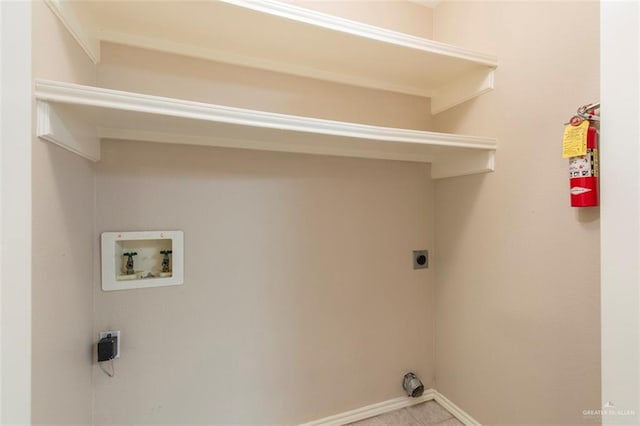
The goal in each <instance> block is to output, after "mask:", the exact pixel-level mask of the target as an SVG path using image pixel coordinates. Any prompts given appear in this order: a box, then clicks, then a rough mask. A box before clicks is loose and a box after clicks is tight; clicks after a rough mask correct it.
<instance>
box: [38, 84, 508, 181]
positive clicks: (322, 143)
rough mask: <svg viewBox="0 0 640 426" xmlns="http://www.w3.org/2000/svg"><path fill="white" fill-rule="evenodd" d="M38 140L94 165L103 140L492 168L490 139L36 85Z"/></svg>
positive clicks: (449, 171) (440, 170) (436, 167)
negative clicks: (87, 160) (43, 140)
mask: <svg viewBox="0 0 640 426" xmlns="http://www.w3.org/2000/svg"><path fill="white" fill-rule="evenodd" d="M35 97H36V99H37V100H38V103H37V129H36V134H37V136H38V137H40V138H42V139H45V140H48V141H50V142H53V143H56V144H58V145H60V146H62V147H64V148H66V149H69V150H71V151H73V152H75V153H76V154H79V155H81V156H83V157H85V158H88V159H90V160H93V161H98V160H99V159H100V140H101V139H121V140H134V141H148V142H162V143H176V144H190V145H208V146H218V147H230V148H245V149H258V150H267V151H284V152H297V153H308V154H322V155H336V156H345V157H360V158H377V159H390V160H406V161H418V162H429V163H432V168H431V175H432V177H433V178H443V177H450V176H460V175H467V174H474V173H484V172H489V171H493V169H494V154H495V149H496V141H495V139H491V138H485V137H474V136H462V135H454V134H446V133H435V132H427V131H420V130H408V129H397V128H390V127H380V126H370V125H364V124H356V123H346V122H340V121H331V120H322V119H318V118H310V117H300V116H293V115H285V114H275V113H270V112H264V111H254V110H248V109H242V108H232V107H227V106H221V105H212V104H206V103H201V102H192V101H185V100H179V99H170V98H164V97H159V96H150V95H143V94H139V93H131V92H122V91H118V90H110V89H103V88H99V87H91V86H82V85H77V84H70V83H60V82H52V81H42V80H39V81H36V84H35Z"/></svg>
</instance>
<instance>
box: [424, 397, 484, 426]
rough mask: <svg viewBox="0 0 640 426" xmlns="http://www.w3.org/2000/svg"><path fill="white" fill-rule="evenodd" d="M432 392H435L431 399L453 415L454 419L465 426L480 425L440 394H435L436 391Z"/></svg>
mask: <svg viewBox="0 0 640 426" xmlns="http://www.w3.org/2000/svg"><path fill="white" fill-rule="evenodd" d="M434 392H435V397H434V398H433V399H435V400H436V402H437V403H438V404H440V405H442V407H443V408H444V409H446V410H447V411H448V412H450V413H451V414H453V416H454V417H455V418H456V419H458V420H460V421H461V422H462V423H464V425H465V426H480V423H479V422H478V421H477V420H476V419H474V418H473V417H471V416H470V415H469V414H467V413H466V412H465V411H464V410H463V409H462V408H460V407H458V406H457V405H456V404H454V403H453V402H451V401H449V400H448V399H447V398H446V397H445V396H444V395H442V394H441V393H440V392H436V391H434Z"/></svg>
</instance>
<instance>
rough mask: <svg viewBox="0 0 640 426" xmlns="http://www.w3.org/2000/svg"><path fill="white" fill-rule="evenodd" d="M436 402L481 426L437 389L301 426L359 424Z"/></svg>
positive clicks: (470, 423)
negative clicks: (403, 409) (390, 413)
mask: <svg viewBox="0 0 640 426" xmlns="http://www.w3.org/2000/svg"><path fill="white" fill-rule="evenodd" d="M431 400H435V401H436V402H437V403H438V404H440V405H442V407H444V408H445V409H446V410H447V411H449V412H450V413H451V414H453V415H454V416H455V417H456V418H457V419H458V420H460V421H461V422H462V423H464V424H465V426H480V423H478V422H477V421H476V420H474V419H473V417H471V416H470V415H469V414H467V413H465V412H464V411H463V410H462V409H461V408H460V407H458V406H457V405H455V404H454V403H453V402H451V401H449V400H448V399H447V398H445V397H444V396H443V395H442V394H440V393H439V392H438V391H436V390H435V389H428V390H426V391H424V394H422V396H421V397H418V398H409V397H407V396H403V397H399V398H393V399H389V400H387V401H383V402H379V403H377V404H371V405H367V406H366V407H360V408H356V409H355V410H350V411H345V412H344V413H340V414H335V415H333V416H329V417H325V418H322V419H318V420H314V421H311V422H308V423H303V424H301V425H299V426H342V425H346V424H347V423H352V422H357V421H358V420H364V419H368V418H369V417H373V416H378V415H380V414H384V413H388V412H390V411H395V410H399V409H401V408H405V407H410V406H412V405H416V404H420V403H422V402H426V401H431Z"/></svg>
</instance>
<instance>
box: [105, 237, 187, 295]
mask: <svg viewBox="0 0 640 426" xmlns="http://www.w3.org/2000/svg"><path fill="white" fill-rule="evenodd" d="M101 240H102V242H101V246H102V257H101V258H102V289H103V290H104V291H111V290H128V289H133V288H147V287H164V286H170V285H181V284H183V282H184V235H183V232H182V231H139V232H103V233H102V237H101Z"/></svg>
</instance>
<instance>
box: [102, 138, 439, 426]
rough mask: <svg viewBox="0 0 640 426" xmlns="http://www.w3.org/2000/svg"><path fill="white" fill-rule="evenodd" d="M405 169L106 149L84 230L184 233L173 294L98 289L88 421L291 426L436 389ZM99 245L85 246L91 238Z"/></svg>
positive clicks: (429, 289)
mask: <svg viewBox="0 0 640 426" xmlns="http://www.w3.org/2000/svg"><path fill="white" fill-rule="evenodd" d="M428 176H429V170H428V166H427V165H424V164H419V163H405V162H395V161H376V160H358V159H347V158H337V157H323V156H306V155H294V154H282V153H268V152H259V151H245V150H233V149H217V148H206V147H189V146H176V145H164V144H147V143H135V142H113V141H112V142H108V143H104V144H103V151H102V161H101V162H100V163H99V166H98V180H97V193H98V198H97V230H98V232H103V231H116V230H154V229H156V230H157V229H181V230H183V231H184V234H185V282H184V285H183V286H175V287H165V288H152V289H141V290H127V291H115V292H103V291H102V290H101V289H100V282H99V279H98V277H96V283H95V301H96V321H95V326H96V330H99V329H112V328H115V329H120V330H122V333H123V334H122V336H123V337H122V345H123V346H122V357H121V358H120V359H118V360H117V361H116V363H115V364H116V377H115V378H108V377H107V376H105V375H104V374H103V373H102V372H100V371H99V370H97V369H95V370H94V379H95V421H96V424H121V423H136V424H155V423H176V424H185V423H189V424H196V423H197V424H200V423H201V424H231V423H234V424H258V423H259V424H292V423H297V422H303V421H308V420H313V419H317V418H321V417H324V416H327V415H331V414H335V413H338V412H342V411H346V410H350V409H353V408H357V407H360V406H363V405H367V404H371V403H375V402H380V401H384V400H387V399H390V398H393V397H397V396H401V395H402V389H401V386H400V385H401V379H402V375H403V374H404V373H406V372H407V371H410V370H415V371H416V372H417V373H418V374H419V375H420V376H421V377H422V378H423V380H424V381H425V385H426V386H427V387H431V386H432V385H433V380H432V377H433V353H434V352H433V351H434V348H433V315H434V307H433V281H432V276H431V275H432V272H431V270H418V271H414V270H412V267H411V252H412V250H415V249H419V248H431V247H432V246H433V229H432V220H433V215H432V213H433V211H432V210H433V205H432V183H431V181H430V179H429V177H428ZM97 240H98V236H97V235H96V241H97Z"/></svg>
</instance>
